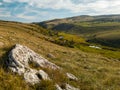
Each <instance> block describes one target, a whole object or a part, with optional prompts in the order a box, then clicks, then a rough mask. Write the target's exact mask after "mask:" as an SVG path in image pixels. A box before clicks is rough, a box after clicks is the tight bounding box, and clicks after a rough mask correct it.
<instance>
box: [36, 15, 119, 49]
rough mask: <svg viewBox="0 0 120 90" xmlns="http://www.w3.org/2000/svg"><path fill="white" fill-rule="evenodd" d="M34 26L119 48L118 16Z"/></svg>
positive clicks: (76, 19)
mask: <svg viewBox="0 0 120 90" xmlns="http://www.w3.org/2000/svg"><path fill="white" fill-rule="evenodd" d="M36 24H38V25H40V26H42V27H44V28H47V29H51V30H54V31H59V32H66V33H70V34H77V35H80V36H82V37H84V38H86V39H87V41H89V42H92V43H98V44H102V45H105V46H110V47H116V48H120V37H119V36H120V15H101V16H88V15H82V16H76V17H70V18H64V19H55V20H51V21H45V22H40V23H36Z"/></svg>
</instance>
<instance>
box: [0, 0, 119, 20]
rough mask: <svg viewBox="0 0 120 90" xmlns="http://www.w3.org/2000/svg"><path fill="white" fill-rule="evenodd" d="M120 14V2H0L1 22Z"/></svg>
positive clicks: (6, 0)
mask: <svg viewBox="0 0 120 90" xmlns="http://www.w3.org/2000/svg"><path fill="white" fill-rule="evenodd" d="M108 14H120V0H0V20H7V21H19V22H41V21H45V20H51V19H58V18H65V17H72V16H79V15H108Z"/></svg>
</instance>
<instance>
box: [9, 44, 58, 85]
mask: <svg viewBox="0 0 120 90" xmlns="http://www.w3.org/2000/svg"><path fill="white" fill-rule="evenodd" d="M8 57H9V60H8V61H7V65H8V68H9V69H11V70H12V71H13V72H15V73H18V74H19V75H24V79H25V80H26V82H28V83H31V84H35V83H38V82H39V81H40V79H44V80H46V79H48V80H50V78H49V77H48V75H47V73H45V72H44V71H43V70H39V71H37V70H34V69H32V68H30V65H29V62H31V63H33V64H35V65H37V66H39V67H42V68H51V69H60V67H59V66H57V65H55V64H54V63H51V62H49V61H48V60H47V59H45V58H43V57H42V56H40V55H38V54H37V53H35V52H34V51H32V50H31V49H29V48H28V47H26V46H22V45H19V44H16V46H15V47H14V48H13V49H12V50H11V52H10V53H9V56H8ZM40 77H41V78H40Z"/></svg>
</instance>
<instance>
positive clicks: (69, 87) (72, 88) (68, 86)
mask: <svg viewBox="0 0 120 90" xmlns="http://www.w3.org/2000/svg"><path fill="white" fill-rule="evenodd" d="M65 90H80V89H79V88H75V87H73V86H71V85H69V84H66V89H65Z"/></svg>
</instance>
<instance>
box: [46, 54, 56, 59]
mask: <svg viewBox="0 0 120 90" xmlns="http://www.w3.org/2000/svg"><path fill="white" fill-rule="evenodd" d="M47 57H48V58H55V56H54V55H53V54H51V53H48V54H47Z"/></svg>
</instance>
